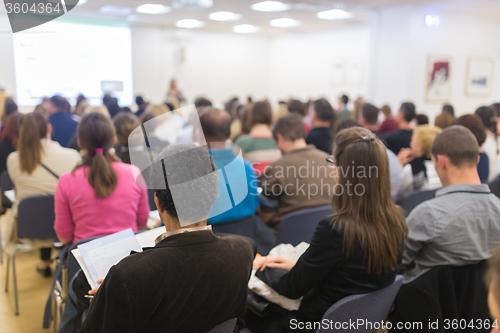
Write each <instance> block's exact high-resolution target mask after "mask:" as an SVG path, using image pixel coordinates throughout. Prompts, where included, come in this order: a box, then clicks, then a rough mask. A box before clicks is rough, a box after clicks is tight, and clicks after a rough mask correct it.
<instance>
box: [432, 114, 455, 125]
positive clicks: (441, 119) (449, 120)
mask: <svg viewBox="0 0 500 333" xmlns="http://www.w3.org/2000/svg"><path fill="white" fill-rule="evenodd" d="M454 121H455V118H454V117H453V116H452V115H450V114H449V113H447V112H443V113H442V114H440V115H439V116H437V117H436V119H435V120H434V125H435V126H437V127H439V128H441V129H445V128H448V127H450V126H452V125H453V123H454Z"/></svg>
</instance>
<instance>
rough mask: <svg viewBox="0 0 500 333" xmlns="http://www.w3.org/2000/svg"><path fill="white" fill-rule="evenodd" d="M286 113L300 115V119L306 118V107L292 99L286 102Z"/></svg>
mask: <svg viewBox="0 0 500 333" xmlns="http://www.w3.org/2000/svg"><path fill="white" fill-rule="evenodd" d="M288 112H290V113H296V114H298V115H300V116H301V117H305V116H306V106H305V105H304V103H302V102H301V101H299V100H298V99H292V100H291V101H290V102H288Z"/></svg>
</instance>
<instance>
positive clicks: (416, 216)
mask: <svg viewBox="0 0 500 333" xmlns="http://www.w3.org/2000/svg"><path fill="white" fill-rule="evenodd" d="M439 201H440V198H439V197H437V198H432V199H430V200H426V201H424V202H422V203H421V204H419V205H418V206H417V207H415V208H413V210H412V211H411V213H410V214H409V215H408V217H407V218H406V221H407V222H410V221H413V220H422V219H423V220H429V219H431V220H433V218H429V216H433V214H434V206H436V205H440V204H439ZM430 222H432V221H430Z"/></svg>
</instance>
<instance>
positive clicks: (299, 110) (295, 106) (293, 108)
mask: <svg viewBox="0 0 500 333" xmlns="http://www.w3.org/2000/svg"><path fill="white" fill-rule="evenodd" d="M287 110H288V113H294V114H297V115H299V116H300V117H301V118H302V122H303V123H304V128H305V130H306V132H307V134H309V133H310V132H311V125H309V124H308V123H307V121H306V120H307V111H308V109H307V108H306V104H304V103H302V102H301V101H299V100H298V99H292V100H289V101H288V103H287Z"/></svg>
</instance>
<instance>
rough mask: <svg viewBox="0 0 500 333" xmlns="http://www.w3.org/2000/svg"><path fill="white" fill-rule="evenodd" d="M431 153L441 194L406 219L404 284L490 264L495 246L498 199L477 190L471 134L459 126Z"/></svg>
mask: <svg viewBox="0 0 500 333" xmlns="http://www.w3.org/2000/svg"><path fill="white" fill-rule="evenodd" d="M457 143H459V144H457ZM431 153H432V160H433V162H434V166H435V169H436V171H437V174H438V176H439V178H440V179H441V182H442V184H443V186H444V188H442V189H440V190H438V191H437V193H436V197H435V198H434V199H432V200H428V201H425V202H424V203H422V204H420V205H419V206H417V207H416V208H415V209H414V210H413V211H412V212H411V214H410V216H409V217H408V218H407V224H408V229H409V234H408V240H407V242H406V249H405V252H404V256H403V264H405V265H406V269H405V270H404V272H403V276H404V283H408V282H411V281H413V280H414V279H416V278H418V277H419V276H421V275H422V274H424V273H425V272H427V271H429V270H430V269H431V268H433V267H436V266H442V265H453V266H463V265H469V264H475V263H478V262H479V261H481V260H484V259H489V258H490V257H491V256H492V251H493V249H494V247H495V246H497V245H499V243H500V199H498V198H497V197H496V196H495V195H492V194H490V189H489V187H488V185H486V184H481V180H480V179H479V175H478V173H477V163H478V159H479V145H478V143H477V140H476V138H475V137H474V135H473V134H472V133H471V131H469V130H468V129H466V128H465V127H463V126H458V125H455V126H451V127H449V128H447V129H445V130H443V132H442V133H440V134H439V135H438V136H437V137H436V139H435V140H434V143H433V144H432V151H431Z"/></svg>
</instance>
